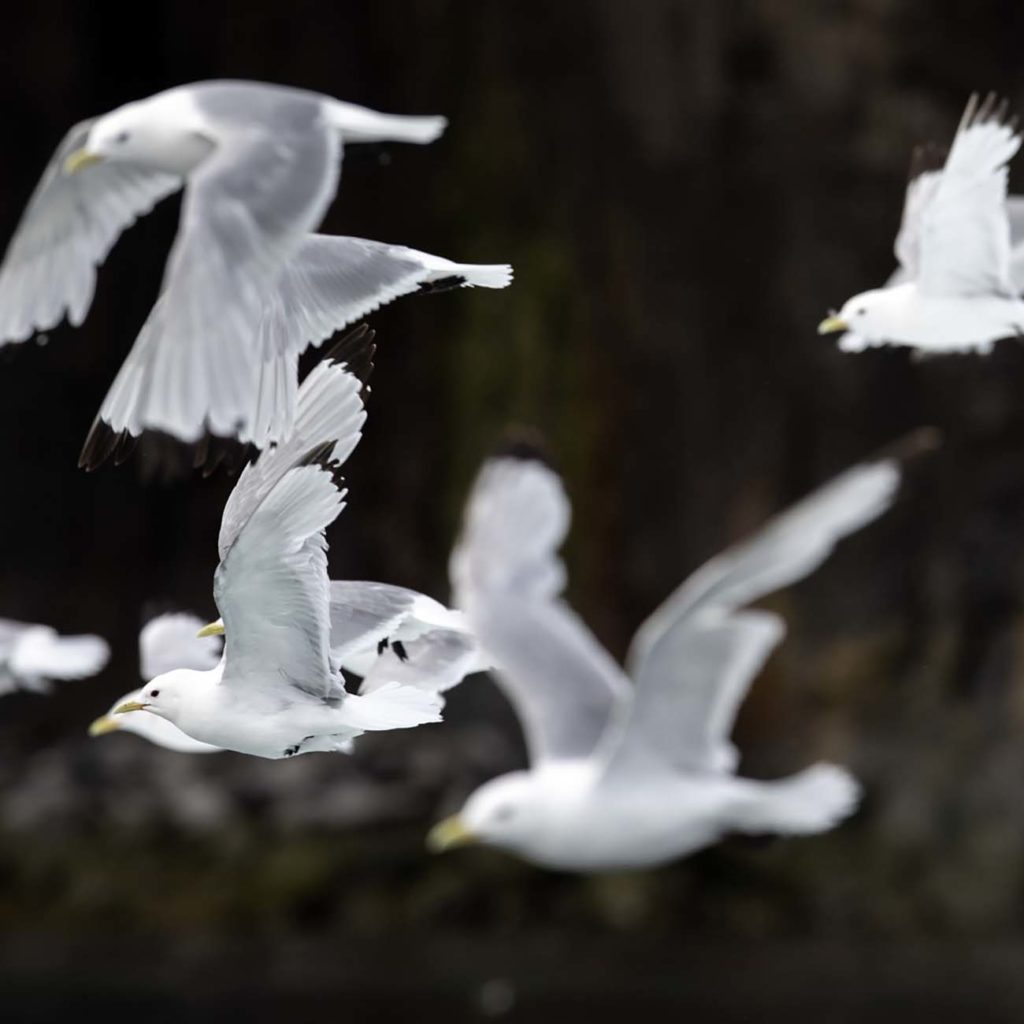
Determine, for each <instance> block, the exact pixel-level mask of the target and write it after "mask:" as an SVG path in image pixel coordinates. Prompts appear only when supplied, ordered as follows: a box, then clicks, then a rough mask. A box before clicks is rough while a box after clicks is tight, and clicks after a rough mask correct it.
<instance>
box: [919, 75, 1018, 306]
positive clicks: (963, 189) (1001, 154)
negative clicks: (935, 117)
mask: <svg viewBox="0 0 1024 1024" xmlns="http://www.w3.org/2000/svg"><path fill="white" fill-rule="evenodd" d="M1006 113H1007V106H1006V103H1005V102H1004V103H998V104H997V102H996V99H995V97H994V96H993V95H991V94H990V95H989V96H988V98H987V99H986V100H985V101H984V102H982V103H981V104H979V103H978V98H977V96H972V97H971V99H970V102H969V103H968V104H967V109H966V110H965V112H964V116H963V119H962V120H961V122H960V127H959V129H958V130H957V133H956V137H955V138H954V139H953V145H952V147H951V148H950V151H949V157H948V158H947V159H946V163H945V167H944V168H943V170H942V172H941V174H940V175H939V177H938V183H937V184H936V185H935V186H934V188H933V189H932V192H933V194H932V196H931V198H930V201H928V202H927V203H925V204H924V205H923V206H922V208H921V212H920V217H919V226H918V228H917V229H916V232H914V234H916V236H917V238H918V239H919V241H918V244H917V257H916V260H914V258H913V257H908V258H910V259H911V260H912V265H916V267H917V272H916V274H915V278H916V281H917V285H918V287H919V289H920V290H921V292H922V293H927V294H931V295H942V296H971V295H992V294H996V295H1007V296H1010V295H1014V294H1015V291H1014V287H1013V283H1012V281H1011V278H1010V227H1009V220H1008V217H1007V211H1006V181H1007V164H1008V162H1009V161H1010V160H1011V159H1012V157H1013V156H1014V154H1015V153H1016V152H1017V150H1018V149H1019V148H1020V142H1021V137H1020V135H1018V134H1017V130H1016V126H1015V125H1014V124H1013V123H1012V122H1009V121H1007V119H1006Z"/></svg>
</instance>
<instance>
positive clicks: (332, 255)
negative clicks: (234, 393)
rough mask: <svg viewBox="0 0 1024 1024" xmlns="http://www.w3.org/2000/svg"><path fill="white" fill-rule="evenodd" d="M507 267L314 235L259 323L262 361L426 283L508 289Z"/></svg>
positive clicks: (311, 340) (292, 262)
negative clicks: (462, 261) (459, 261)
mask: <svg viewBox="0 0 1024 1024" xmlns="http://www.w3.org/2000/svg"><path fill="white" fill-rule="evenodd" d="M511 278H512V270H511V268H510V267H508V266H505V265H495V266H476V265H464V264H458V263H453V262H452V261H451V260H446V259H444V258H443V257H441V256H432V255H431V254H430V253H424V252H418V251H417V250H415V249H408V248H406V247H405V246H402V245H389V244H387V243H385V242H371V241H368V240H367V239H364V238H348V237H344V236H329V235H310V236H308V237H307V238H306V239H305V240H304V241H303V242H302V244H301V246H300V247H299V249H298V251H297V252H296V253H295V255H294V256H292V257H291V259H289V261H288V263H287V264H286V265H285V267H284V269H283V270H282V272H281V274H280V276H279V277H278V279H277V282H276V284H275V286H274V287H273V288H272V289H270V290H269V292H268V293H267V296H266V305H265V309H264V314H263V318H262V321H261V323H260V345H261V351H262V353H263V358H264V359H268V358H271V357H273V356H276V355H280V354H284V353H299V352H303V351H304V350H305V349H306V348H307V347H308V346H310V345H319V344H320V343H321V342H322V341H323V340H324V339H325V338H329V337H330V336H331V335H332V334H333V333H334V332H335V331H338V330H341V329H342V328H343V327H346V326H347V325H348V324H351V323H354V322H355V321H356V320H359V319H361V318H362V317H364V316H366V315H367V314H368V313H372V312H373V311H374V310H375V309H377V308H378V307H380V306H384V305H386V304H387V303H389V302H391V301H393V300H394V299H396V298H398V297H399V296H402V295H408V294H410V293H411V292H415V291H417V290H419V289H421V288H424V289H428V290H429V289H430V288H432V287H435V286H442V285H443V286H445V287H459V286H473V285H479V286H481V287H486V288H504V287H505V286H506V285H507V284H508V283H509V282H510V281H511Z"/></svg>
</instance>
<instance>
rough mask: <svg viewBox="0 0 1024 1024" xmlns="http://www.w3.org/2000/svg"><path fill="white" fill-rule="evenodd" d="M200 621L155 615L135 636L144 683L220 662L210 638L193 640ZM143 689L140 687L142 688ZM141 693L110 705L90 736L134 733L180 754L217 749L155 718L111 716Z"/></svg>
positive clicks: (185, 614) (205, 669) (192, 617)
mask: <svg viewBox="0 0 1024 1024" xmlns="http://www.w3.org/2000/svg"><path fill="white" fill-rule="evenodd" d="M201 625H202V619H200V618H198V617H197V616H195V615H191V614H189V613H188V612H174V613H171V614H168V615H158V616H157V617H156V618H154V619H151V620H150V621H149V622H147V623H146V625H145V626H143V627H142V629H141V631H140V632H139V672H140V675H141V676H142V678H143V680H144V681H145V682H147V683H149V682H151V681H152V680H154V679H156V678H157V676H161V675H163V674H164V673H165V672H171V671H173V670H174V669H179V668H186V669H193V670H196V671H200V672H209V671H211V670H213V669H215V668H216V667H217V665H218V663H219V662H220V648H221V643H220V641H219V640H217V639H215V638H213V637H206V638H201V637H199V636H197V633H198V631H199V628H200V626H201ZM143 689H144V687H143ZM141 695H142V689H139V690H132V691H131V692H130V693H126V694H125V695H124V696H123V697H121V698H119V699H118V700H116V701H114V703H113V705H112V706H111V708H110V711H108V712H107V714H105V715H102V716H101V717H100V718H97V719H96V721H95V722H93V723H92V725H90V726H89V735H90V736H104V735H106V734H107V733H110V732H115V731H122V732H131V733H135V734H136V735H138V736H141V737H142V738H143V739H147V740H149V741H150V743H155V744H156V745H157V746H158V747H165V748H166V749H167V750H174V751H177V752H179V753H183V754H209V753H215V752H216V751H218V750H220V749H221V748H220V747H214V746H211V745H210V744H209V743H201V742H200V741H199V740H194V739H192V737H191V736H186V735H185V733H183V732H182V731H181V730H180V729H179V728H178V727H177V726H176V725H173V724H172V723H171V722H169V721H168V720H167V719H166V718H160V717H159V716H158V715H115V714H114V711H115V709H116V708H119V707H120V706H121V705H122V704H126V703H128V702H129V701H137V700H139V699H140V697H141Z"/></svg>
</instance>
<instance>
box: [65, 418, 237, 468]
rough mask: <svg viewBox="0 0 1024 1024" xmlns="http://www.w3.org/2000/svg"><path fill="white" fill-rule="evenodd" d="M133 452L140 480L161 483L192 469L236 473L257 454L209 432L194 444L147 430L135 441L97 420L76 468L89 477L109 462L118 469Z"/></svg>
mask: <svg viewBox="0 0 1024 1024" xmlns="http://www.w3.org/2000/svg"><path fill="white" fill-rule="evenodd" d="M136 451H137V452H138V463H139V472H140V475H141V477H142V479H143V480H145V481H147V482H148V481H152V480H159V481H160V482H163V483H169V482H171V481H173V480H178V479H181V478H183V477H187V476H188V475H189V474H190V472H191V471H192V470H194V469H198V470H200V471H201V473H202V475H203V476H204V477H208V476H210V475H212V474H213V473H215V472H216V471H217V470H218V469H221V468H224V469H225V470H227V472H228V473H237V472H238V471H239V470H240V469H241V468H242V466H244V465H245V464H246V462H249V461H251V460H252V459H253V458H254V456H255V454H256V453H257V449H256V448H255V447H254V446H253V445H251V444H248V443H245V442H242V441H238V440H236V439H235V438H233V437H221V436H219V435H217V434H212V433H210V432H209V431H206V432H205V433H204V434H203V436H202V437H201V438H200V439H199V440H198V441H197V442H195V443H190V442H187V441H181V440H179V439H178V438H176V437H172V436H171V435H170V434H165V433H164V432H163V431H159V430H147V431H145V432H144V433H142V434H141V435H139V436H138V437H136V436H133V435H132V434H131V433H130V432H129V431H127V430H114V429H113V428H112V427H111V426H110V424H109V423H106V422H105V421H104V420H102V419H100V418H99V417H97V419H96V421H95V422H94V423H93V425H92V429H91V430H90V431H89V436H88V437H87V438H86V439H85V444H84V445H83V446H82V452H81V454H80V455H79V457H78V467H79V469H84V470H85V471H86V472H87V473H92V472H93V471H95V470H96V469H99V467H100V466H102V465H103V464H104V463H105V462H107V461H108V460H109V461H111V462H113V464H114V465H115V466H121V465H123V464H124V463H125V462H127V461H128V459H129V457H130V456H131V455H132V454H133V453H134V452H136Z"/></svg>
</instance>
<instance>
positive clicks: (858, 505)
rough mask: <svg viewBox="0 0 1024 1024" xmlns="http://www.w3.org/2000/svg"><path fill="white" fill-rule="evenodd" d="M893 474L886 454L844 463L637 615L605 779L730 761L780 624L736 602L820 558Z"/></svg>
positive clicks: (869, 512) (728, 765)
mask: <svg viewBox="0 0 1024 1024" xmlns="http://www.w3.org/2000/svg"><path fill="white" fill-rule="evenodd" d="M899 480H900V470H899V465H898V463H897V462H896V461H895V460H893V459H884V460H881V461H878V462H873V463H867V464H865V465H862V466H856V467H854V468H853V469H851V470H848V471H847V472H846V473H843V474H842V475H841V476H839V477H838V478H837V479H835V480H833V481H831V482H830V483H828V484H826V485H825V486H824V487H821V488H819V489H818V490H817V491H815V492H814V493H812V494H811V495H809V496H808V497H807V498H804V500H803V501H801V502H799V503H798V504H796V505H795V506H793V507H792V508H791V509H789V510H788V511H786V512H783V513H782V514H781V515H779V516H776V517H775V518H774V519H772V520H770V521H769V522H768V523H767V525H766V526H764V527H763V528H762V529H761V530H759V531H758V532H757V533H756V534H755V535H754V536H753V537H751V538H750V539H749V540H747V541H744V542H743V543H741V544H738V545H736V546H735V547H733V548H730V549H729V550H727V551H725V552H724V553H722V554H720V555H718V556H716V557H715V558H713V559H712V560H711V561H710V562H708V563H706V564H705V565H704V566H702V567H701V568H700V569H698V570H697V571H696V572H695V573H694V574H693V575H692V576H690V577H689V579H687V580H686V581H685V582H684V583H683V584H682V585H681V586H680V587H679V588H678V590H676V591H675V593H674V594H672V595H671V596H670V597H669V598H668V600H666V601H665V602H664V603H663V604H662V605H661V607H659V608H658V609H657V611H655V612H654V614H653V615H651V616H650V618H648V619H647V621H646V622H644V624H643V625H642V626H641V627H640V629H639V630H638V632H637V634H636V637H635V638H634V640H633V643H632V646H631V647H630V651H629V657H628V661H627V665H628V668H629V670H630V673H631V675H632V676H633V679H634V681H635V683H636V687H637V692H636V698H635V700H634V702H633V708H632V713H631V715H630V717H629V719H628V721H626V722H625V724H624V725H623V731H622V734H621V736H620V737H617V738H615V741H614V742H610V744H609V747H608V751H607V753H608V757H609V762H608V767H607V777H608V778H613V777H617V776H621V775H622V774H624V773H628V772H630V771H632V770H644V769H646V770H650V769H651V768H652V767H655V766H656V767H658V768H659V769H660V770H662V771H664V770H666V769H670V770H677V771H698V772H723V771H731V770H732V769H733V768H734V767H735V762H736V755H735V751H734V750H733V748H732V746H731V744H730V743H729V742H728V736H729V733H730V732H731V731H732V726H733V721H734V719H735V716H736V712H737V710H738V708H739V706H740V703H741V702H742V700H743V698H744V696H745V695H746V692H747V689H748V688H749V686H750V683H751V681H752V680H753V678H754V676H755V675H756V674H757V672H758V671H759V670H760V668H761V666H762V664H763V663H764V661H765V659H766V658H767V657H768V655H769V654H770V653H771V651H772V649H773V648H774V647H775V645H776V644H777V643H778V642H779V640H781V638H782V636H783V634H784V632H785V626H784V624H783V622H782V620H781V619H779V618H778V617H777V616H775V615H772V614H769V613H767V612H762V611H740V610H739V609H741V608H742V607H743V606H744V605H746V604H749V603H750V602H751V601H754V600H756V599H757V598H759V597H762V596H764V595H765V594H769V593H771V592H772V591H774V590H778V589H779V588H780V587H784V586H787V585H788V584H790V583H793V582H795V581H796V580H799V579H802V578H803V577H804V576H806V575H808V574H809V573H811V572H812V571H813V570H814V569H816V568H817V567H818V566H819V565H821V563H822V562H823V561H824V560H825V559H826V558H827V557H828V556H829V554H830V553H831V552H832V550H833V549H834V548H835V546H836V544H837V543H838V541H839V540H841V539H842V538H843V537H845V536H846V535H847V534H850V533H852V532H854V531H855V530H858V529H859V528H860V527H862V526H864V525H865V524H866V523H869V522H871V520H873V519H875V518H877V517H878V516H879V515H881V514H882V513H883V512H884V511H885V510H886V509H887V508H888V507H889V506H890V505H891V504H892V501H893V499H894V497H895V494H896V490H897V488H898V486H899Z"/></svg>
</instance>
